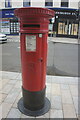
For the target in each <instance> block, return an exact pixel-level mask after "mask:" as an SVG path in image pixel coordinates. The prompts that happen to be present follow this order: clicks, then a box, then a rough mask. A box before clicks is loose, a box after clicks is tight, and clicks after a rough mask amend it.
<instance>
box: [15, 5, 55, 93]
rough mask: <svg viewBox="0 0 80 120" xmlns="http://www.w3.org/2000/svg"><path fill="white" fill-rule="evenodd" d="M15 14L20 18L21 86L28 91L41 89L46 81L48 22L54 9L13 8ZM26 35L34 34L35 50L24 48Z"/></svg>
mask: <svg viewBox="0 0 80 120" xmlns="http://www.w3.org/2000/svg"><path fill="white" fill-rule="evenodd" d="M15 15H16V16H17V17H19V18H20V33H21V35H20V48H21V65H22V86H23V88H24V89H26V90H29V91H41V90H42V89H44V88H45V81H46V61H47V35H48V24H49V19H50V18H52V17H53V16H54V11H52V10H49V9H47V8H33V7H29V8H19V9H17V10H15ZM39 34H42V37H40V36H39ZM26 35H35V36H36V51H27V50H26Z"/></svg>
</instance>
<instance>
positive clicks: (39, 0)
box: [31, 0, 45, 7]
mask: <svg viewBox="0 0 80 120" xmlns="http://www.w3.org/2000/svg"><path fill="white" fill-rule="evenodd" d="M31 6H32V7H44V6H45V0H31Z"/></svg>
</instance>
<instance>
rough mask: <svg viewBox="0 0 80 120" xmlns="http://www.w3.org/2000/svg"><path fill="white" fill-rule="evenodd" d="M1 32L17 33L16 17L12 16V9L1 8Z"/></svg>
mask: <svg viewBox="0 0 80 120" xmlns="http://www.w3.org/2000/svg"><path fill="white" fill-rule="evenodd" d="M1 12H2V20H1V21H0V22H1V30H0V32H1V33H4V34H7V35H18V34H19V23H18V19H17V18H16V17H15V16H14V9H2V10H1Z"/></svg>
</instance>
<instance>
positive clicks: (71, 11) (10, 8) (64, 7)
mask: <svg viewBox="0 0 80 120" xmlns="http://www.w3.org/2000/svg"><path fill="white" fill-rule="evenodd" d="M78 3H79V0H76V1H75V0H2V2H0V26H1V27H0V32H2V33H5V34H8V35H17V34H19V22H18V19H17V18H16V17H15V16H14V10H15V9H16V8H20V7H47V8H50V9H52V10H54V11H55V17H54V18H52V19H51V20H50V24H49V36H61V37H73V38H76V37H78V31H79V19H78V12H79V4H78Z"/></svg>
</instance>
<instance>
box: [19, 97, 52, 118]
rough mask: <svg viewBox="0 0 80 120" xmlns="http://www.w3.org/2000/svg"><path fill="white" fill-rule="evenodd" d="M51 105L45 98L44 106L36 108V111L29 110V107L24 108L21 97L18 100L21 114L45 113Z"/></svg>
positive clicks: (35, 114) (36, 114)
mask: <svg viewBox="0 0 80 120" xmlns="http://www.w3.org/2000/svg"><path fill="white" fill-rule="evenodd" d="M50 107H51V104H50V101H49V100H48V98H45V104H44V107H43V108H42V109H40V110H36V111H31V110H29V109H26V108H25V107H24V105H23V98H21V99H20V100H19V102H18V109H19V110H20V112H22V113H23V114H25V115H28V116H34V117H36V116H41V115H43V114H45V113H47V112H48V111H49V109H50Z"/></svg>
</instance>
